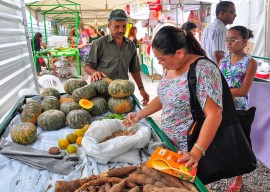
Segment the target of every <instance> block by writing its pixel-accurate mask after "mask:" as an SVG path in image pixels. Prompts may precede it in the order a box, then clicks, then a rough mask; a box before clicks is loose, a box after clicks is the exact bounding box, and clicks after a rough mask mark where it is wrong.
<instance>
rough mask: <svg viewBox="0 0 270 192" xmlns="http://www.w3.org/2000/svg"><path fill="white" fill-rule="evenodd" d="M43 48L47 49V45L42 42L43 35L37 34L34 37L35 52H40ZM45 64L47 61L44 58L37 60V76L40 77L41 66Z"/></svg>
mask: <svg viewBox="0 0 270 192" xmlns="http://www.w3.org/2000/svg"><path fill="white" fill-rule="evenodd" d="M41 47H44V48H46V47H47V45H46V44H45V43H44V42H43V41H42V34H41V33H39V32H37V33H36V34H35V36H34V49H35V51H40V49H41ZM43 63H44V64H45V61H44V59H43V58H37V60H36V71H37V76H40V72H41V64H43Z"/></svg>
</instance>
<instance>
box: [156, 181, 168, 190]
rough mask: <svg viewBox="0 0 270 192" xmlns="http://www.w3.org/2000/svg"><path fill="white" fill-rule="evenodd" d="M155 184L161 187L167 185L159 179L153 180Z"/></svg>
mask: <svg viewBox="0 0 270 192" xmlns="http://www.w3.org/2000/svg"><path fill="white" fill-rule="evenodd" d="M155 186H156V187H159V188H162V187H169V186H168V185H166V184H165V183H163V182H161V181H156V182H155Z"/></svg>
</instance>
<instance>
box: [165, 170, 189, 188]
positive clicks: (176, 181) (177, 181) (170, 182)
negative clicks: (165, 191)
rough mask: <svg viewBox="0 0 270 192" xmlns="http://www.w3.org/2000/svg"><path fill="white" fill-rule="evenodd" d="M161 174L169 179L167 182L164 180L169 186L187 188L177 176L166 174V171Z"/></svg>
mask: <svg viewBox="0 0 270 192" xmlns="http://www.w3.org/2000/svg"><path fill="white" fill-rule="evenodd" d="M161 175H162V176H163V178H165V179H166V180H167V181H168V182H165V181H164V180H162V182H164V183H165V184H167V185H168V186H169V187H177V188H181V189H187V188H186V187H185V186H184V185H183V184H182V183H181V181H180V179H178V178H177V177H174V176H172V175H169V174H166V173H161Z"/></svg>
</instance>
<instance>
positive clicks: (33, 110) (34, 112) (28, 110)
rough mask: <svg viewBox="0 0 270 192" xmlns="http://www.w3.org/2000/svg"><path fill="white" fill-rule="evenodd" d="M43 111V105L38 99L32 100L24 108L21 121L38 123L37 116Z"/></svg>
mask: <svg viewBox="0 0 270 192" xmlns="http://www.w3.org/2000/svg"><path fill="white" fill-rule="evenodd" d="M41 113H42V106H41V105H40V104H39V103H38V102H37V101H34V100H33V101H30V102H28V103H26V104H25V106H24V108H23V111H22V114H21V121H22V122H28V123H32V124H36V123H37V118H38V116H39V115H40V114H41Z"/></svg>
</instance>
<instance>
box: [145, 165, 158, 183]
mask: <svg viewBox="0 0 270 192" xmlns="http://www.w3.org/2000/svg"><path fill="white" fill-rule="evenodd" d="M142 173H143V174H144V175H146V176H149V177H151V178H153V179H155V180H156V181H160V180H161V178H162V175H161V174H160V172H159V171H156V170H155V169H152V168H150V167H148V166H143V168H142Z"/></svg>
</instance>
